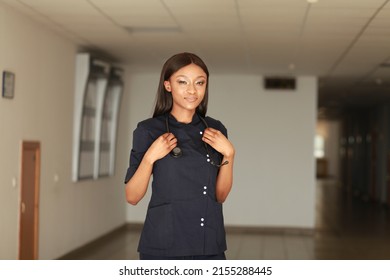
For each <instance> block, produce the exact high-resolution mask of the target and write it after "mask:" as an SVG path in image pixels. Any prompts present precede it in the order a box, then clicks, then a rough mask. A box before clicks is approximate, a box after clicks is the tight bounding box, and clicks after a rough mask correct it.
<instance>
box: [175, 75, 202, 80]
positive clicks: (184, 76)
mask: <svg viewBox="0 0 390 280" xmlns="http://www.w3.org/2000/svg"><path fill="white" fill-rule="evenodd" d="M179 77H183V78H188V77H187V76H186V75H177V78H179ZM199 78H203V79H207V78H206V77H205V76H203V75H200V76H198V77H196V78H195V79H199Z"/></svg>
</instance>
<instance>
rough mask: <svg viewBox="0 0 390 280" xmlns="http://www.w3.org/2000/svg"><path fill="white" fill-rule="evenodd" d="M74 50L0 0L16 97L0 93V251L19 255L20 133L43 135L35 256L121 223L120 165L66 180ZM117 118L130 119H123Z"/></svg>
mask: <svg viewBox="0 0 390 280" xmlns="http://www.w3.org/2000/svg"><path fill="white" fill-rule="evenodd" d="M76 52H77V49H76V46H75V44H73V43H71V42H69V41H67V40H65V39H63V38H61V37H59V36H57V35H55V34H54V33H52V32H51V31H49V30H47V29H46V28H45V27H43V26H41V25H40V24H38V23H35V22H33V21H30V20H28V19H27V18H26V17H24V16H23V15H20V14H18V13H16V12H14V11H13V10H12V9H10V8H8V7H6V6H3V5H2V4H0V70H1V71H3V70H9V71H12V72H14V73H15V75H16V88H15V98H14V99H12V100H8V99H4V98H1V99H0V131H1V140H0V141H1V145H0V155H1V157H0V207H1V208H0V248H1V250H0V259H16V258H17V257H18V227H19V225H18V219H19V216H18V215H19V197H20V146H21V141H22V140H34V141H39V142H40V143H41V156H42V157H41V174H40V176H41V182H40V210H39V213H40V215H39V258H40V259H52V258H57V257H60V256H62V255H63V254H66V253H68V252H69V251H71V250H73V249H75V248H77V247H79V246H82V245H84V244H86V243H87V242H90V241H91V240H93V239H95V238H97V237H99V236H101V235H102V234H104V233H107V232H109V231H111V230H112V229H114V228H116V227H118V226H120V225H122V224H124V223H125V201H124V196H123V190H122V189H121V186H122V172H120V171H119V172H118V169H117V172H116V174H115V176H114V177H112V178H107V179H102V180H99V181H85V182H81V183H72V181H71V155H72V131H73V130H72V125H73V96H74V69H75V54H76ZM120 125H125V126H126V127H127V124H126V121H125V120H124V121H123V120H122V121H121V123H120ZM119 129H121V127H119ZM123 141H125V140H121V139H119V141H118V145H122V146H124V144H123V143H122V142H123ZM119 162H121V159H120V157H118V163H119ZM55 175H58V177H59V181H58V182H55V180H54V176H55ZM12 178H16V179H17V186H16V187H13V186H12V184H11V181H12Z"/></svg>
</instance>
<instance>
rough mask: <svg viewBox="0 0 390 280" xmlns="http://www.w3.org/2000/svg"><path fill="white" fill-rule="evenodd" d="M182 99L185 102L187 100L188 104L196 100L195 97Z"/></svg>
mask: <svg viewBox="0 0 390 280" xmlns="http://www.w3.org/2000/svg"><path fill="white" fill-rule="evenodd" d="M184 99H185V100H187V101H188V102H191V103H192V102H196V101H197V100H198V98H197V97H192V96H190V97H184Z"/></svg>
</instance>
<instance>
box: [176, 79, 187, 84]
mask: <svg viewBox="0 0 390 280" xmlns="http://www.w3.org/2000/svg"><path fill="white" fill-rule="evenodd" d="M177 82H178V83H179V85H186V84H187V82H186V81H183V80H178V81H177Z"/></svg>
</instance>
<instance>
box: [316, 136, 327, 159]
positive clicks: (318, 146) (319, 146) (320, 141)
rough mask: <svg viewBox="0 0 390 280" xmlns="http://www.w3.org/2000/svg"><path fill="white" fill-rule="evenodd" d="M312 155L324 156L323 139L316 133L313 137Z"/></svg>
mask: <svg viewBox="0 0 390 280" xmlns="http://www.w3.org/2000/svg"><path fill="white" fill-rule="evenodd" d="M314 156H315V157H316V158H323V157H324V156H325V139H324V137H323V136H321V135H318V134H317V135H316V137H315V139H314Z"/></svg>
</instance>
